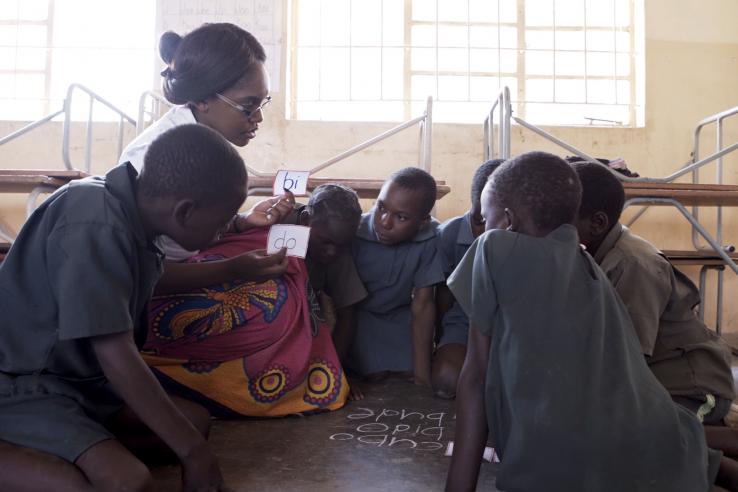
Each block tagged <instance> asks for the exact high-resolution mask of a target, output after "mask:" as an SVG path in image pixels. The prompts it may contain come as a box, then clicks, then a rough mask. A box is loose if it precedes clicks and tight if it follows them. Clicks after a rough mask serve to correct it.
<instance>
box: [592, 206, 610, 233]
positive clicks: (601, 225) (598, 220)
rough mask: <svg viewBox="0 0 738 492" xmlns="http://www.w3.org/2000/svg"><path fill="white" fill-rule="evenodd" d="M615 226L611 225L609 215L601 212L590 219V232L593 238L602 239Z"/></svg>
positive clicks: (597, 212)
mask: <svg viewBox="0 0 738 492" xmlns="http://www.w3.org/2000/svg"><path fill="white" fill-rule="evenodd" d="M612 225H613V224H610V219H609V218H608V217H607V214H606V213H605V212H603V211H601V210H598V211H596V212H595V213H593V214H592V216H591V217H590V218H589V232H590V234H592V237H596V238H597V237H600V236H604V235H605V234H607V232H608V231H609V230H610V228H611V227H612Z"/></svg>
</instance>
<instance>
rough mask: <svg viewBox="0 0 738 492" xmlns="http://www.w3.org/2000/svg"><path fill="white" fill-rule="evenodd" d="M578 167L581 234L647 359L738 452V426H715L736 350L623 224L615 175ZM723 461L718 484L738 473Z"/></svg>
mask: <svg viewBox="0 0 738 492" xmlns="http://www.w3.org/2000/svg"><path fill="white" fill-rule="evenodd" d="M572 166H573V167H574V170H575V171H576V172H577V174H578V175H579V179H580V180H581V182H582V188H583V193H582V204H581V207H580V210H579V217H578V219H577V229H578V231H579V236H580V239H581V241H582V243H583V244H584V245H585V247H586V248H587V250H588V251H589V252H590V254H591V255H592V256H593V257H594V259H595V261H596V262H597V264H598V265H599V266H600V268H602V270H603V271H604V272H605V274H606V275H607V277H608V278H609V279H610V281H611V282H612V284H613V286H614V287H615V290H616V291H617V292H618V294H619V296H620V298H621V299H622V300H623V303H624V304H625V306H626V308H627V309H628V313H629V314H630V317H631V319H632V321H633V326H634V328H635V331H636V334H637V336H638V340H639V342H640V345H641V350H642V352H643V354H644V355H645V357H646V363H647V364H648V366H649V368H650V369H651V371H652V372H653V374H654V375H655V376H656V379H658V380H659V382H660V383H661V384H662V385H663V386H664V387H665V388H666V390H667V391H668V392H669V394H670V395H671V397H672V399H673V400H674V401H676V402H677V403H680V404H681V405H683V406H685V407H686V408H688V409H689V410H691V411H692V412H693V413H695V414H696V415H697V417H698V418H699V419H700V420H701V421H702V422H703V423H704V424H705V425H706V426H707V427H705V431H706V433H707V440H708V444H709V445H710V446H711V447H714V448H718V449H721V450H723V451H724V452H725V453H726V454H727V455H729V456H733V457H738V449H737V448H738V444H736V443H738V432H734V431H733V430H732V429H728V428H726V427H716V426H720V425H722V421H723V418H724V417H725V416H726V415H727V413H728V410H729V409H730V404H731V403H732V401H733V398H734V396H735V394H734V391H733V374H732V372H731V367H730V365H731V354H730V349H729V347H728V346H727V344H726V343H725V342H724V341H723V340H722V339H721V338H720V337H719V336H718V335H716V334H715V333H713V332H712V331H710V330H709V329H707V326H705V324H704V323H703V322H702V321H701V320H700V319H699V318H698V317H697V315H696V313H695V312H694V308H695V306H696V305H697V304H699V302H700V296H699V292H698V290H697V288H696V287H695V286H694V284H693V283H692V282H691V281H690V280H689V279H688V278H687V277H686V275H684V274H683V273H682V272H680V271H679V270H677V269H676V268H674V267H673V266H672V265H671V263H669V261H668V260H667V259H666V258H665V257H664V255H663V254H662V253H661V252H660V251H659V250H658V249H656V248H655V247H654V246H653V245H651V244H650V243H648V242H647V241H645V240H644V239H642V238H640V237H638V236H636V235H634V234H632V233H631V232H630V231H629V230H628V228H626V227H625V226H623V225H621V224H620V223H619V222H618V220H619V219H620V212H621V210H622V208H623V203H624V201H625V195H624V191H623V186H622V185H621V184H620V181H619V180H618V179H617V178H616V177H615V175H613V174H612V173H611V172H610V171H609V170H608V169H607V168H605V167H604V166H602V165H598V164H594V163H590V162H578V163H574V164H572ZM721 467H722V468H721V474H720V475H719V476H718V483H722V484H723V485H725V486H727V485H730V483H731V482H730V478H728V477H726V475H732V476H734V477H738V464H736V463H735V462H734V461H732V460H727V459H725V458H724V459H723V462H722V464H721ZM729 470H732V473H728V472H729ZM721 478H722V479H721ZM726 480H727V482H726Z"/></svg>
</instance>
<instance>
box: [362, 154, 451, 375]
mask: <svg viewBox="0 0 738 492" xmlns="http://www.w3.org/2000/svg"><path fill="white" fill-rule="evenodd" d="M435 201H436V182H435V180H434V179H433V177H432V176H431V175H430V174H428V173H427V172H425V171H423V170H422V169H418V168H415V167H406V168H404V169H401V170H399V171H397V172H396V173H394V174H392V176H390V178H389V179H388V180H387V181H386V182H385V183H384V185H383V186H382V189H381V191H380V193H379V196H378V197H377V202H376V204H375V206H374V208H373V210H372V211H371V212H369V213H367V214H364V215H363V216H362V217H361V222H360V223H359V230H358V233H357V235H356V239H355V240H354V243H353V255H354V261H355V262H356V269H357V270H358V272H359V277H361V280H362V281H363V282H364V286H365V287H366V290H367V292H369V296H368V297H367V298H366V299H365V300H364V301H362V302H361V303H359V304H358V306H357V312H356V314H357V324H356V333H355V336H354V339H353V343H352V344H351V350H350V367H351V368H352V369H353V370H354V371H356V372H357V373H358V374H360V375H362V376H371V377H372V378H379V377H382V376H386V375H389V374H390V373H403V374H409V373H412V374H413V377H414V381H415V383H416V384H420V385H425V386H430V377H431V352H432V349H433V330H434V319H435V305H434V298H433V287H434V285H435V284H437V283H439V282H442V281H443V279H444V275H443V267H442V265H441V261H440V258H439V256H438V253H437V247H436V230H437V227H438V222H437V221H436V220H435V219H433V218H432V217H431V216H430V212H431V210H432V209H433V205H434V204H435Z"/></svg>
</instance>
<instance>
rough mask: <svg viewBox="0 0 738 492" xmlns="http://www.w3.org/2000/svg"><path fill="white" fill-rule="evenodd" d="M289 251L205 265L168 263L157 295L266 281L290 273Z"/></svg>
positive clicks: (256, 253)
mask: <svg viewBox="0 0 738 492" xmlns="http://www.w3.org/2000/svg"><path fill="white" fill-rule="evenodd" d="M287 265H288V260H287V250H286V249H285V250H282V251H280V252H278V253H274V254H271V255H268V254H267V253H266V250H263V249H258V250H254V251H249V252H246V253H243V254H240V255H238V256H234V257H232V258H228V259H226V260H216V261H205V262H202V263H176V262H167V263H166V264H165V265H164V274H163V275H162V276H161V279H160V280H159V283H158V284H157V285H156V290H155V293H156V294H157V295H164V294H176V293H178V292H189V291H192V290H194V289H200V288H202V287H208V286H210V285H215V284H220V283H223V282H230V281H233V280H237V279H239V280H252V281H257V282H259V281H265V280H269V279H270V278H276V277H279V276H280V275H282V274H284V272H286V271H287Z"/></svg>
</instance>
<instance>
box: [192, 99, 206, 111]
mask: <svg viewBox="0 0 738 492" xmlns="http://www.w3.org/2000/svg"><path fill="white" fill-rule="evenodd" d="M190 107H191V108H192V109H196V110H197V111H198V112H199V113H207V112H208V110H209V109H210V104H208V102H207V101H198V102H194V103H190Z"/></svg>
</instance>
